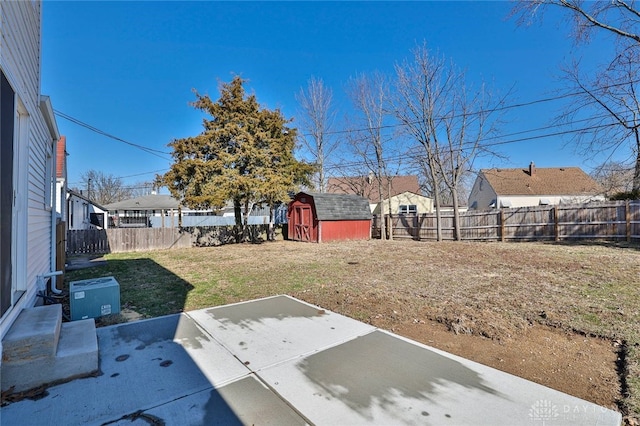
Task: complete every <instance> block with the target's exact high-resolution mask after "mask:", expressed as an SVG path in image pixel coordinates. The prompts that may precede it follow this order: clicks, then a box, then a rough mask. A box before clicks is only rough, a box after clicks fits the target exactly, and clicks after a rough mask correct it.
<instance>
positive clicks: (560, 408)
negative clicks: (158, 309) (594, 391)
mask: <svg viewBox="0 0 640 426" xmlns="http://www.w3.org/2000/svg"><path fill="white" fill-rule="evenodd" d="M260 377H261V379H262V380H264V381H265V382H266V383H268V384H269V385H271V386H272V387H273V389H274V390H275V391H276V392H278V393H279V394H280V395H281V396H282V397H283V398H285V399H286V400H288V401H289V403H291V404H292V405H294V406H295V407H296V408H297V409H298V410H300V412H302V413H304V415H305V416H306V417H307V418H309V419H310V421H311V422H313V423H315V424H324V425H327V424H329V425H330V424H349V425H356V424H363V425H364V424H383V425H386V424H421V425H429V424H435V425H439V424H455V425H478V424H491V425H515V424H535V423H537V422H542V423H543V424H548V425H552V424H553V425H556V424H557V425H561V424H575V425H586V424H598V425H600V424H611V425H614V424H619V423H620V420H621V418H620V414H619V413H616V412H613V411H610V410H607V409H605V408H602V407H598V406H596V405H594V404H591V403H588V402H586V401H583V400H580V399H578V398H575V397H572V396H570V395H567V394H563V393H561V392H558V391H555V390H553V389H549V388H547V387H544V386H541V385H538V384H536V383H532V382H529V381H526V380H523V379H521V378H518V377H516V376H512V375H510V374H507V373H504V372H501V371H498V370H495V369H492V368H490V367H486V366H484V365H481V364H478V363H475V362H472V361H469V360H466V359H464V358H460V357H457V356H454V355H451V354H448V353H445V352H442V351H439V350H437V349H434V348H430V347H427V346H424V345H421V344H419V343H416V342H413V341H410V340H408V339H404V338H402V337H399V336H395V335H392V334H390V333H387V332H383V331H374V332H372V333H369V334H367V335H365V336H362V337H358V338H356V339H353V340H351V341H349V342H346V343H343V344H340V345H337V346H335V347H333V348H329V349H326V350H323V351H320V352H317V353H315V354H312V355H309V356H307V357H304V358H302V359H299V360H295V361H292V362H288V363H283V364H279V365H277V366H274V367H271V368H266V369H264V370H262V371H261V372H260Z"/></svg>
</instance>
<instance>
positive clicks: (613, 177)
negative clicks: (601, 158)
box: [591, 161, 634, 198]
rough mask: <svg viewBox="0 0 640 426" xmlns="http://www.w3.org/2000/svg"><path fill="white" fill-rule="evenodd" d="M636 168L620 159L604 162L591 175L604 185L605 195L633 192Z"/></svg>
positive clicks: (608, 196)
mask: <svg viewBox="0 0 640 426" xmlns="http://www.w3.org/2000/svg"><path fill="white" fill-rule="evenodd" d="M633 172H634V168H633V167H629V165H627V164H624V163H622V162H619V161H607V162H605V163H602V164H601V165H599V166H598V167H596V169H595V170H594V171H593V172H592V173H591V177H592V178H593V179H594V180H595V181H596V182H598V184H599V185H600V186H601V187H602V190H603V192H604V195H605V197H607V198H610V197H612V196H614V195H616V194H620V193H630V192H632V190H633V188H632V185H631V183H632V181H633Z"/></svg>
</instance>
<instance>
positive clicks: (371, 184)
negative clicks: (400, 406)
mask: <svg viewBox="0 0 640 426" xmlns="http://www.w3.org/2000/svg"><path fill="white" fill-rule="evenodd" d="M420 192H421V191H420V184H419V183H418V177H417V176H392V177H390V178H383V180H382V194H383V195H382V196H383V204H384V207H383V208H384V213H385V214H388V213H389V200H390V199H391V204H392V206H391V213H392V214H407V213H411V214H413V213H417V214H422V213H430V212H432V211H433V200H431V199H430V198H427V197H424V196H423V195H421V193H420ZM327 193H330V194H354V195H360V196H362V197H365V198H367V199H368V200H369V204H370V209H371V212H373V213H375V214H379V212H380V206H379V204H380V195H379V185H378V182H377V180H376V179H375V178H374V177H373V175H369V176H353V177H350V176H346V177H335V178H329V181H328V182H327Z"/></svg>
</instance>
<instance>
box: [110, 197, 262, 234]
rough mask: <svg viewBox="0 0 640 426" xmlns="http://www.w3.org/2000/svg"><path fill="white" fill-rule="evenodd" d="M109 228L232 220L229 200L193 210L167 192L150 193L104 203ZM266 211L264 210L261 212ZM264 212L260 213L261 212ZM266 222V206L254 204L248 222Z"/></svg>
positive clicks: (215, 223) (224, 223) (216, 223)
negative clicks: (224, 203)
mask: <svg viewBox="0 0 640 426" xmlns="http://www.w3.org/2000/svg"><path fill="white" fill-rule="evenodd" d="M103 209H106V210H108V220H107V222H108V224H109V225H108V227H109V228H177V227H179V226H182V227H183V228H186V227H194V226H227V225H234V224H235V216H234V210H233V204H232V203H227V205H226V206H225V207H223V208H222V209H219V210H194V209H190V208H187V207H182V206H181V205H180V202H179V201H178V200H177V199H175V198H174V197H172V196H171V195H164V194H151V195H145V196H142V197H136V198H131V199H128V200H123V201H118V202H116V203H111V204H107V205H105V206H104V207H103ZM265 212H266V213H265ZM263 213H264V214H263ZM267 223H269V212H268V209H266V210H264V209H259V208H257V207H256V206H254V208H253V209H252V211H251V213H250V216H249V225H260V224H267Z"/></svg>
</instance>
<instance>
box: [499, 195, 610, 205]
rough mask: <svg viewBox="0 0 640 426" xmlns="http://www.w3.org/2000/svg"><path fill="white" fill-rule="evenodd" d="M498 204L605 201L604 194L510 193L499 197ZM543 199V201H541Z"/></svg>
mask: <svg viewBox="0 0 640 426" xmlns="http://www.w3.org/2000/svg"><path fill="white" fill-rule="evenodd" d="M497 200H498V201H497V205H498V206H500V207H506V206H509V207H512V208H515V207H532V206H539V205H541V202H544V204H548V205H557V204H581V203H588V202H591V201H605V198H604V196H602V195H583V196H579V195H536V196H518V195H509V196H501V197H497ZM541 200H543V201H541Z"/></svg>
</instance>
